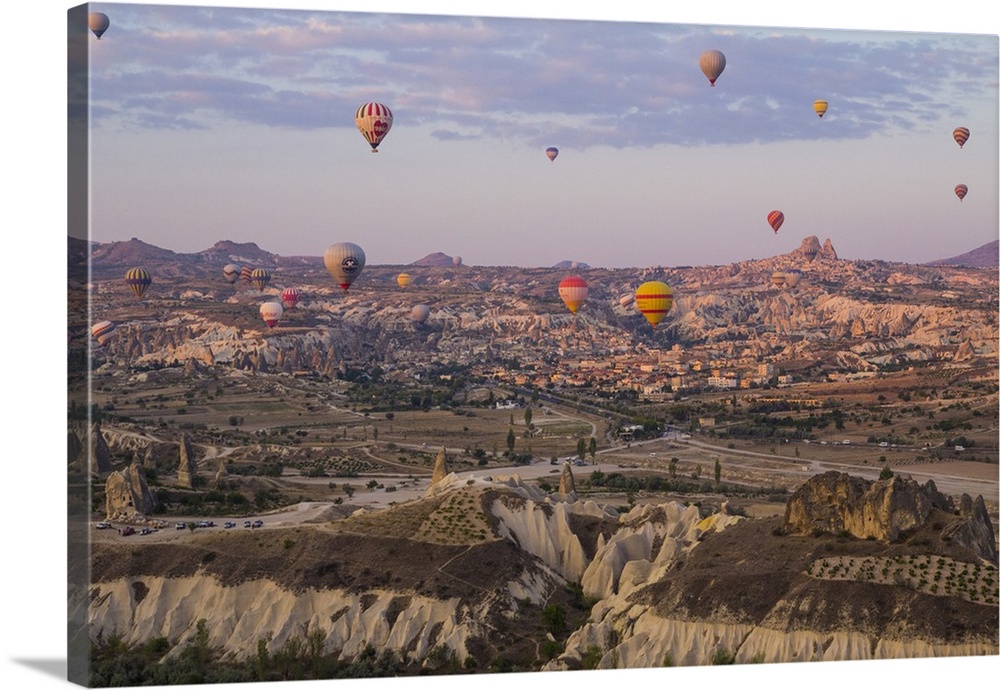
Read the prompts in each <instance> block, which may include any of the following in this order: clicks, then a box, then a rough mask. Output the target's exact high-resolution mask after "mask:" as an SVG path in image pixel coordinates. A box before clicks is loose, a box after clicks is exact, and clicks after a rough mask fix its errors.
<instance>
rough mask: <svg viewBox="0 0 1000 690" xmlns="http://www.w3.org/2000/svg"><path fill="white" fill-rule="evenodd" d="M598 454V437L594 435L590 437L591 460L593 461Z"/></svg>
mask: <svg viewBox="0 0 1000 690" xmlns="http://www.w3.org/2000/svg"><path fill="white" fill-rule="evenodd" d="M596 455H597V439H596V438H594V437H593V436H591V437H590V460H591V462H593V460H594V458H595V456H596Z"/></svg>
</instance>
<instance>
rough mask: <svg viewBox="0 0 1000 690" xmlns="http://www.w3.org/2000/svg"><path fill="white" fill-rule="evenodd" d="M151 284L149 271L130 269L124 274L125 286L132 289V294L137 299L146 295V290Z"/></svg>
mask: <svg viewBox="0 0 1000 690" xmlns="http://www.w3.org/2000/svg"><path fill="white" fill-rule="evenodd" d="M152 282H153V279H152V277H150V275H149V271H147V270H146V269H144V268H130V269H129V270H128V271H127V272H126V273H125V284H126V285H128V286H129V287H130V288H132V292H134V293H135V296H136V297H138V298H139V299H142V296H143V295H144V294H145V293H146V288H148V287H149V286H150V284H151V283H152Z"/></svg>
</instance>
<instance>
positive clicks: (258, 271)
mask: <svg viewBox="0 0 1000 690" xmlns="http://www.w3.org/2000/svg"><path fill="white" fill-rule="evenodd" d="M250 282H251V283H253V284H254V287H256V288H257V289H258V290H260V291H261V292H263V291H264V288H266V287H267V284H268V283H270V282H271V274H270V273H268V272H267V269H266V268H255V269H253V273H251V274H250Z"/></svg>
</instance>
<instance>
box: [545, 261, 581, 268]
mask: <svg viewBox="0 0 1000 690" xmlns="http://www.w3.org/2000/svg"><path fill="white" fill-rule="evenodd" d="M552 268H590V264H586V263H584V262H582V261H569V260H565V261H560V262H559V263H557V264H556V265H555V266H553V267H552Z"/></svg>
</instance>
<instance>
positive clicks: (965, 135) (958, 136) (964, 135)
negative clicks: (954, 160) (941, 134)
mask: <svg viewBox="0 0 1000 690" xmlns="http://www.w3.org/2000/svg"><path fill="white" fill-rule="evenodd" d="M951 134H952V136H953V137H955V141H957V142H958V148H963V147H964V146H965V142H967V141H968V140H969V128H968V127H956V128H955V131H954V132H952V133H951Z"/></svg>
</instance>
